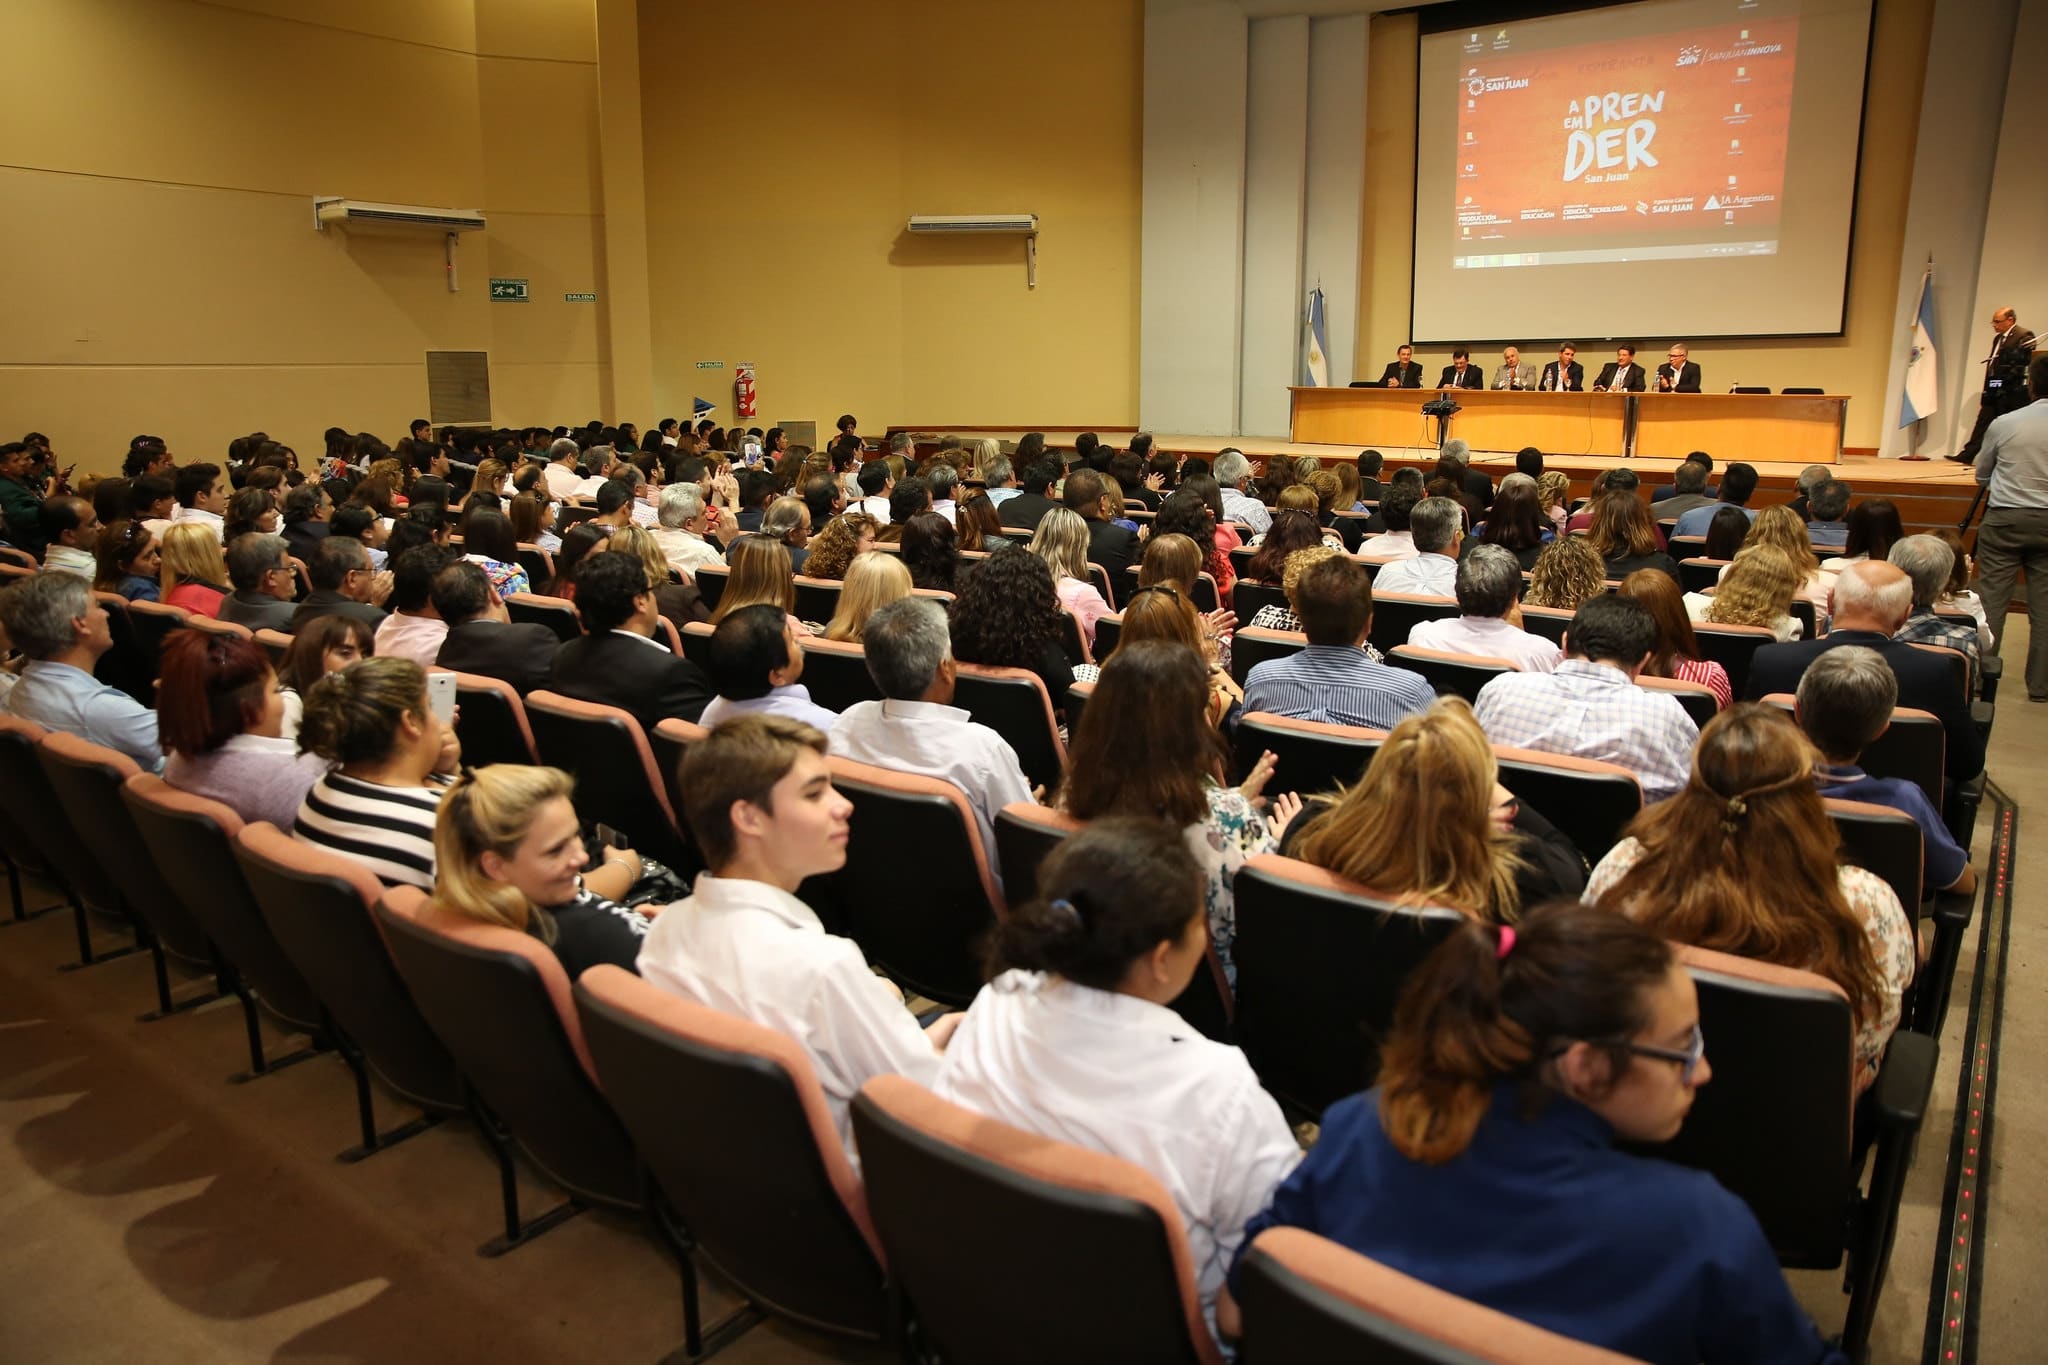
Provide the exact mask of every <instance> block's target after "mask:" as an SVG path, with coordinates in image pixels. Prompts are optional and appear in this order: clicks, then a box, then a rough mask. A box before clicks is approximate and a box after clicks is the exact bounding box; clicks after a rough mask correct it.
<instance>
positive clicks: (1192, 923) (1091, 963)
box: [934, 819, 1300, 1311]
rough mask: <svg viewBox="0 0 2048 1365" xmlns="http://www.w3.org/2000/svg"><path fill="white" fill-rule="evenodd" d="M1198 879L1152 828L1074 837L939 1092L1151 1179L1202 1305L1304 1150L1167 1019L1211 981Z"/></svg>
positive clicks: (946, 1066)
mask: <svg viewBox="0 0 2048 1365" xmlns="http://www.w3.org/2000/svg"><path fill="white" fill-rule="evenodd" d="M1201 880H1202V879H1201V871H1200V869H1199V868H1198V867H1197V866H1196V864H1195V861H1194V860H1193V859H1191V858H1190V857H1189V856H1188V851H1187V848H1186V846H1185V845H1184V844H1183V843H1182V842H1181V841H1180V840H1179V839H1177V838H1176V837H1175V836H1174V832H1173V830H1172V829H1171V828H1170V827H1168V826H1165V825H1162V824H1160V823H1158V822H1157V821H1153V820H1141V819H1111V820H1103V821H1100V822H1098V823H1097V824H1094V825H1092V826H1090V827H1089V828H1088V829H1086V830H1083V831H1081V832H1080V833H1078V834H1075V835H1073V836H1071V837H1069V838H1068V839H1066V840H1064V841H1063V842H1062V843H1061V844H1060V846H1059V847H1058V848H1056V849H1054V850H1053V851H1052V852H1051V853H1050V854H1048V855H1047V857H1046V860H1045V863H1044V866H1043V867H1042V868H1041V869H1040V871H1039V875H1038V895H1037V896H1036V897H1034V898H1033V899H1032V900H1031V901H1029V902H1027V903H1026V904H1024V905H1020V906H1018V907H1017V908H1016V909H1015V910H1013V911H1012V912H1011V914H1010V916H1009V918H1008V919H1006V920H1005V921H1003V923H1002V924H1001V925H999V926H998V927H997V930H996V933H995V936H994V942H993V944H992V946H991V951H990V961H989V970H990V973H991V976H992V979H991V980H990V982H989V984H988V985H987V986H985V987H983V988H982V990H981V992H980V994H978V995H976V996H975V998H974V1003H973V1004H972V1005H971V1006H970V1007H969V1008H968V1010H967V1014H966V1016H965V1018H964V1019H962V1021H961V1023H960V1026H959V1028H958V1030H957V1031H956V1032H955V1033H954V1035H953V1040H952V1042H951V1043H950V1044H949V1045H948V1046H947V1048H946V1057H945V1060H944V1062H942V1063H941V1064H940V1067H939V1075H938V1080H937V1081H936V1082H935V1084H934V1089H936V1090H937V1092H938V1093H939V1094H940V1095H942V1096H944V1097H945V1098H947V1099H950V1100H952V1101H954V1102H955V1103H957V1104H962V1105H965V1106H966V1107H967V1108H969V1109H973V1110H975V1111H977V1112H979V1113H983V1114H987V1115H989V1116H990V1117H992V1118H994V1119H997V1120H999V1121H1001V1122H1004V1123H1008V1124H1011V1125H1013V1126H1016V1127H1020V1128H1023V1129H1025V1130H1026V1131H1027V1132H1032V1133H1036V1134H1039V1135H1041V1136H1043V1137H1048V1138H1052V1139H1054V1140H1056V1141H1060V1142H1069V1143H1073V1144H1075V1145H1077V1146H1081V1147H1087V1148H1090V1149H1092V1150H1095V1151H1100V1152H1107V1153H1109V1154H1110V1155H1112V1156H1118V1157H1122V1158H1123V1159H1125V1160H1127V1161H1131V1162H1134V1163H1136V1164H1137V1165H1139V1166H1141V1167H1143V1168H1144V1169H1145V1170H1147V1171H1149V1172H1150V1173H1151V1174H1152V1175H1154V1176H1155V1177H1157V1178H1158V1179H1159V1180H1160V1182H1161V1183H1162V1184H1163V1185H1164V1186H1165V1188H1166V1191H1167V1193H1168V1194H1169V1195H1170V1196H1171V1197H1172V1199H1173V1202H1174V1207H1175V1208H1176V1209H1178V1210H1179V1212H1180V1216H1181V1222H1182V1224H1183V1226H1184V1227H1185V1229H1186V1232H1187V1240H1188V1254H1189V1259H1190V1261H1191V1262H1192V1268H1193V1271H1194V1276H1195V1288H1196V1292H1197V1293H1198V1294H1199V1296H1200V1298H1201V1302H1202V1306H1203V1308H1204V1310H1205V1311H1207V1310H1208V1309H1209V1308H1210V1307H1211V1306H1212V1304H1213V1302H1214V1300H1215V1297H1216V1295H1217V1293H1218V1292H1219V1291H1220V1290H1221V1289H1222V1286H1223V1276H1224V1271H1225V1270H1226V1269H1227V1268H1228V1266H1229V1264H1230V1260H1231V1257H1232V1256H1233V1255H1234V1254H1235V1253H1236V1250H1237V1247H1238V1245H1239V1243H1240V1241H1241V1240H1242V1230H1243V1227H1244V1224H1245V1222H1246V1221H1247V1220H1248V1219H1249V1218H1250V1217H1251V1216H1252V1215H1253V1214H1254V1213H1255V1212H1257V1211H1258V1210H1259V1209H1260V1208H1261V1207H1262V1206H1263V1205H1264V1204H1265V1202H1266V1201H1267V1199H1269V1198H1270V1197H1271V1195H1272V1192H1273V1190H1274V1188H1275V1186H1277V1185H1278V1184H1279V1182H1280V1180H1281V1179H1282V1177H1284V1176H1285V1175H1286V1174H1287V1172H1288V1171H1289V1170H1291V1169H1292V1168H1293V1167H1294V1165H1295V1163H1296V1162H1297V1161H1298V1160H1300V1148H1299V1147H1297V1146H1296V1144H1295V1142H1294V1135H1293V1133H1292V1132H1291V1131H1290V1130H1289V1128H1288V1125H1287V1120H1286V1119H1285V1118H1284V1117H1283V1116H1282V1114H1281V1112H1280V1106H1279V1105H1278V1104H1276V1103H1275V1102H1274V1101H1273V1098H1272V1096H1271V1095H1268V1094H1267V1093H1266V1091H1265V1090H1264V1089H1263V1088H1262V1087H1261V1086H1260V1084H1259V1080H1258V1077H1257V1076H1256V1075H1254V1074H1253V1072H1252V1069H1251V1066H1250V1064H1249V1063H1248V1062H1246V1060H1245V1057H1244V1054H1243V1053H1242V1052H1239V1051H1238V1050H1237V1049H1236V1048H1234V1047H1231V1046H1229V1045H1227V1044H1224V1043H1218V1042H1213V1041H1211V1040H1209V1039H1207V1038H1204V1037H1203V1036H1202V1035H1201V1034H1200V1033H1199V1032H1197V1031H1196V1030H1195V1029H1194V1028H1192V1027H1190V1026H1189V1025H1188V1024H1187V1023H1186V1022H1185V1021H1184V1020H1183V1019H1181V1017H1180V1016H1179V1015H1177V1014H1175V1013H1174V1012H1173V1011H1172V1009H1171V1008H1169V1007H1170V1006H1171V1004H1172V1002H1173V1001H1174V1000H1175V999H1176V998H1177V997H1178V996H1179V995H1180V993H1181V992H1182V991H1184V990H1186V989H1187V986H1188V983H1189V982H1190V981H1192V980H1193V979H1194V976H1195V973H1197V972H1200V971H1205V970H1207V966H1206V963H1205V962H1204V954H1203V948H1204V946H1205V944H1206V941H1207V936H1206V934H1205V932H1204V931H1205V928H1206V925H1205V922H1204V916H1203V913H1202V899H1201Z"/></svg>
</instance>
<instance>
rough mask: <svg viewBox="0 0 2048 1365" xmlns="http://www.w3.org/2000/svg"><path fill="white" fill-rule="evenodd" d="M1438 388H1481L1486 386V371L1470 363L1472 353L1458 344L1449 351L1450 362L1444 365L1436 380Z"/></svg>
mask: <svg viewBox="0 0 2048 1365" xmlns="http://www.w3.org/2000/svg"><path fill="white" fill-rule="evenodd" d="M1436 386H1437V387H1438V388H1440V389H1483V388H1485V387H1486V372H1485V371H1484V370H1482V369H1480V368H1479V367H1478V366H1477V365H1474V364H1473V363H1472V353H1471V352H1470V351H1468V350H1466V349H1465V348H1464V347H1463V346H1460V347H1459V348H1458V349H1457V350H1455V351H1452V352H1451V363H1450V364H1448V365H1446V366H1444V372H1443V374H1442V375H1440V376H1439V377H1438V379H1437V381H1436Z"/></svg>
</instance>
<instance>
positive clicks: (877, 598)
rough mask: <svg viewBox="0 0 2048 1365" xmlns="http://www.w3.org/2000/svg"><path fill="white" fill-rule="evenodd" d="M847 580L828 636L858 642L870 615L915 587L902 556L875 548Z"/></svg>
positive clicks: (850, 571)
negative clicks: (876, 550)
mask: <svg viewBox="0 0 2048 1365" xmlns="http://www.w3.org/2000/svg"><path fill="white" fill-rule="evenodd" d="M845 583H846V586H845V587H844V588H842V589H841V590H840V593H839V606H838V608H837V610H835V611H834V612H833V613H832V619H831V621H829V622H828V623H827V624H826V626H825V638H826V639H828V640H843V641H850V642H852V643H855V644H858V643H859V642H860V639H861V636H862V633H863V632H864V631H865V630H866V629H867V623H868V618H869V617H870V616H873V615H874V614H875V612H876V611H878V610H880V609H881V608H882V607H885V606H887V605H888V604H889V603H891V602H894V601H896V600H897V599H899V598H904V597H908V596H910V594H911V590H912V587H913V584H912V583H911V581H910V570H909V569H906V568H905V567H903V557H902V556H901V555H892V554H885V553H878V552H873V551H871V552H869V553H867V554H864V555H861V556H860V557H859V558H857V559H855V560H854V561H853V565H852V567H850V568H848V569H847V571H846V579H845ZM827 728H830V727H827Z"/></svg>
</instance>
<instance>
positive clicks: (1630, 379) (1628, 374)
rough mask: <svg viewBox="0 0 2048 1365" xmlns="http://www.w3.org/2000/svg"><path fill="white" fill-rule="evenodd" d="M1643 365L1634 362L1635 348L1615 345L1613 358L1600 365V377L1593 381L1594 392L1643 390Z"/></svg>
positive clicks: (1635, 391) (1637, 391) (1638, 391)
mask: <svg viewBox="0 0 2048 1365" xmlns="http://www.w3.org/2000/svg"><path fill="white" fill-rule="evenodd" d="M1643 380H1644V375H1643V367H1642V366H1640V365H1638V364H1636V348H1635V347H1633V346H1617V347H1615V348H1614V359H1612V360H1610V361H1608V362H1607V363H1606V364H1605V365H1602V366H1601V367H1600V377H1599V378H1598V379H1595V380H1594V381H1593V391H1594V392H1595V393H1609V392H1612V393H1641V392H1642V391H1643V387H1644V384H1643Z"/></svg>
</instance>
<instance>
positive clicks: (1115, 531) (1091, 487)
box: [1011, 469, 1138, 606]
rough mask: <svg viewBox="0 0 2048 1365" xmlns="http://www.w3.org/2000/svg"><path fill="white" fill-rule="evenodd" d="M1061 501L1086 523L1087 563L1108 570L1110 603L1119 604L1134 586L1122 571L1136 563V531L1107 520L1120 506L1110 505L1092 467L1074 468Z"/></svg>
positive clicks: (1013, 500)
mask: <svg viewBox="0 0 2048 1365" xmlns="http://www.w3.org/2000/svg"><path fill="white" fill-rule="evenodd" d="M1011 501H1012V502H1015V501H1016V499H1015V498H1012V499H1011ZM1063 501H1064V502H1065V503H1066V505H1067V510H1069V511H1071V512H1075V513H1078V514H1079V516H1080V518H1081V520H1083V521H1085V522H1087V523H1088V562H1089V563H1090V564H1100V565H1101V566H1102V567H1103V568H1104V569H1106V570H1108V571H1109V594H1110V605H1111V606H1118V605H1120V604H1121V603H1122V602H1123V601H1124V599H1125V598H1127V597H1129V596H1130V595H1131V588H1132V587H1133V585H1132V584H1130V583H1128V582H1126V581H1125V574H1124V570H1125V569H1127V568H1129V567H1130V566H1131V565H1132V564H1134V563H1136V562H1137V558H1138V533H1137V532H1135V531H1126V530H1125V529H1124V528H1123V527H1121V526H1118V525H1117V524H1116V523H1114V522H1112V521H1111V520H1110V518H1111V517H1112V516H1114V515H1116V514H1117V513H1118V512H1121V511H1122V510H1123V509H1122V508H1121V507H1118V508H1112V507H1111V506H1110V505H1109V494H1108V493H1107V492H1106V491H1104V489H1103V486H1102V476H1101V475H1100V474H1097V473H1096V472H1095V471H1094V470H1092V469H1077V470H1075V471H1074V472H1073V473H1071V474H1069V475H1067V486H1066V492H1065V494H1064V497H1063Z"/></svg>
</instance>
